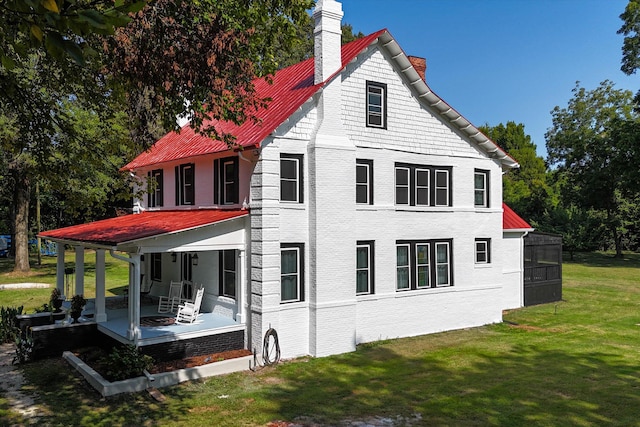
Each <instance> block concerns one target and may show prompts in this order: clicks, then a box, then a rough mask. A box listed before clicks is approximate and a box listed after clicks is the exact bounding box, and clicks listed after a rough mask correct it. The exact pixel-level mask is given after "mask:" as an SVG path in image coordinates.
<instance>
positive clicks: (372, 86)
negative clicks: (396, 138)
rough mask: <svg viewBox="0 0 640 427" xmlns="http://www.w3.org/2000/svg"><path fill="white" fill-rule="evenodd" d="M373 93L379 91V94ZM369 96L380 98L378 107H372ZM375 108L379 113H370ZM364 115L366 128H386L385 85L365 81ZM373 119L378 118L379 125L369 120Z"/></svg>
mask: <svg viewBox="0 0 640 427" xmlns="http://www.w3.org/2000/svg"><path fill="white" fill-rule="evenodd" d="M375 91H379V93H374V92H375ZM370 94H371V95H373V96H379V97H380V106H378V105H374V104H373V103H371V102H370V100H369V95H370ZM375 108H380V112H377V111H372V110H373V109H375ZM365 115H366V119H365V122H366V126H367V127H369V128H376V129H386V128H387V85H386V84H385V83H379V82H374V81H371V80H367V82H366V89H365ZM373 117H379V118H380V124H377V123H374V122H373V121H372V120H371V119H372V118H373Z"/></svg>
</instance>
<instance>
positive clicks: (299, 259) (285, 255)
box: [280, 243, 304, 303]
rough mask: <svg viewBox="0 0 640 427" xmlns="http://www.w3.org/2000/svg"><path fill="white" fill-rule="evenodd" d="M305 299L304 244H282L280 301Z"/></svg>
mask: <svg viewBox="0 0 640 427" xmlns="http://www.w3.org/2000/svg"><path fill="white" fill-rule="evenodd" d="M297 301H304V244H303V243H282V244H280V302H282V303H288V302H297Z"/></svg>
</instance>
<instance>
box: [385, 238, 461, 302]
mask: <svg viewBox="0 0 640 427" xmlns="http://www.w3.org/2000/svg"><path fill="white" fill-rule="evenodd" d="M452 242H453V241H452V240H451V239H443V240H399V241H397V242H396V290H398V291H407V290H412V289H413V290H415V289H428V288H435V287H443V286H452V285H453V264H452V262H451V254H452Z"/></svg>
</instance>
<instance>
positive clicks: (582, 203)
mask: <svg viewBox="0 0 640 427" xmlns="http://www.w3.org/2000/svg"><path fill="white" fill-rule="evenodd" d="M573 94H574V95H573V98H572V99H571V100H570V101H569V104H568V106H567V107H566V108H560V107H555V108H554V109H553V111H552V112H551V115H552V121H553V127H552V128H551V129H550V130H549V131H548V132H547V134H546V139H547V152H548V153H549V157H548V160H549V162H550V164H551V165H553V166H556V167H557V168H558V174H560V176H561V177H562V179H563V182H564V185H563V186H562V197H563V200H564V204H565V206H570V205H572V204H575V205H576V206H578V207H580V208H581V209H587V210H588V209H593V210H596V211H600V212H602V213H603V214H604V224H605V226H606V228H607V230H608V231H609V233H610V236H611V238H612V240H613V241H614V244H615V248H616V256H618V257H621V256H622V241H623V237H624V236H625V233H626V232H627V223H628V221H629V218H628V217H627V216H626V215H625V213H626V212H629V210H624V209H621V208H622V206H624V205H625V204H627V203H629V202H630V199H629V195H630V194H632V193H633V192H635V191H636V190H635V189H634V186H635V183H634V182H633V181H630V180H628V179H625V175H624V174H623V173H621V171H622V169H623V168H624V167H628V166H629V158H628V157H627V155H626V152H625V150H624V149H621V148H623V147H622V145H623V144H622V143H621V140H620V138H619V135H620V132H622V129H621V125H620V123H637V121H638V116H637V114H636V113H635V112H634V111H633V107H634V103H633V100H632V94H631V92H630V91H624V90H617V89H615V88H614V84H613V83H612V82H610V81H604V82H602V83H601V84H600V86H599V87H598V88H596V89H594V90H592V91H587V90H585V89H584V88H582V87H580V85H579V84H576V87H575V88H574V89H573ZM638 166H639V165H638V164H636V165H635V169H636V170H637V168H638Z"/></svg>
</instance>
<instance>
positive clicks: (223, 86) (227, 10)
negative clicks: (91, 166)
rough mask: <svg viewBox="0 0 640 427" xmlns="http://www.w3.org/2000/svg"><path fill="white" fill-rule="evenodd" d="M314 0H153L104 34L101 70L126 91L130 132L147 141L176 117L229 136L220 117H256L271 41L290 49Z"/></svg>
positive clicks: (270, 63)
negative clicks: (256, 82)
mask: <svg viewBox="0 0 640 427" xmlns="http://www.w3.org/2000/svg"><path fill="white" fill-rule="evenodd" d="M312 4H313V3H312V0H269V1H264V0H202V1H199V2H186V1H177V0H156V1H154V2H152V3H149V4H147V5H146V6H145V7H144V8H143V9H142V10H140V11H139V12H137V13H136V14H134V15H133V19H132V21H131V22H130V23H129V24H128V25H127V26H126V27H123V28H120V29H118V30H117V31H116V34H115V37H107V38H105V39H104V48H105V51H106V52H107V54H108V56H109V60H108V61H107V62H106V66H105V67H106V70H107V72H108V73H109V74H110V75H112V76H113V77H114V78H115V80H116V82H117V83H118V84H119V85H120V88H121V92H122V93H125V94H126V96H127V98H128V105H129V113H130V114H129V117H131V118H135V121H134V122H133V123H132V124H131V126H132V128H133V129H135V132H134V133H133V137H134V138H135V139H136V140H137V141H138V142H140V143H142V144H143V145H144V146H148V145H150V144H151V143H152V142H154V141H155V139H156V138H155V135H154V134H153V132H152V131H151V130H152V129H153V128H154V126H155V125H157V124H158V122H159V123H160V125H161V127H162V128H164V129H166V130H169V129H174V130H176V131H179V127H178V125H177V122H176V117H178V116H180V117H189V118H190V121H191V126H192V127H193V128H194V129H195V130H196V131H197V132H200V133H203V134H205V135H207V136H210V137H212V138H214V139H220V140H223V141H225V142H227V143H228V144H229V145H231V144H233V136H232V135H229V134H226V133H224V132H222V130H221V129H220V127H219V126H216V125H217V123H219V121H226V122H232V123H236V124H240V123H242V122H244V121H246V120H257V118H256V117H255V112H256V111H257V109H258V108H259V107H263V106H265V105H266V103H267V101H268V99H262V98H260V97H259V96H258V95H257V94H256V92H255V90H254V87H253V80H254V79H255V78H257V77H259V76H263V77H264V78H265V79H269V75H270V74H271V73H273V72H274V71H275V70H276V69H277V67H278V63H277V61H276V59H275V58H276V47H277V48H279V49H289V48H290V47H291V46H292V44H293V43H294V40H295V37H296V26H297V25H298V23H299V22H303V21H304V19H305V18H307V17H308V14H307V12H306V9H308V8H310V7H311V6H312Z"/></svg>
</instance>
